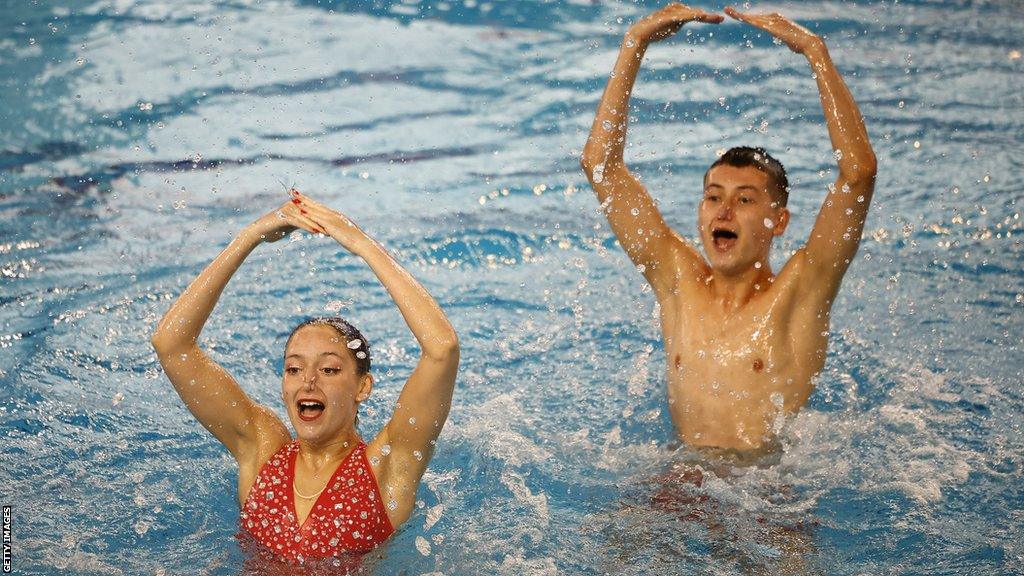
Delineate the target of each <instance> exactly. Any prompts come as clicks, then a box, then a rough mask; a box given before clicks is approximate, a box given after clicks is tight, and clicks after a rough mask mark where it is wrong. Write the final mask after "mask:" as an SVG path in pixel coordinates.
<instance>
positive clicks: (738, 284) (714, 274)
mask: <svg viewBox="0 0 1024 576" xmlns="http://www.w3.org/2000/svg"><path fill="white" fill-rule="evenodd" d="M774 279H775V274H773V273H772V270H771V267H770V266H767V265H765V266H763V267H761V268H753V267H752V268H749V269H747V270H744V271H743V272H740V273H738V274H725V273H721V272H718V271H716V270H712V271H711V284H710V286H711V294H712V297H713V298H714V300H715V302H716V303H717V304H718V305H719V306H721V308H722V310H724V311H726V312H735V311H736V310H738V309H740V308H742V307H743V306H744V305H746V304H747V303H748V302H750V301H751V300H753V299H754V298H756V297H757V296H758V295H759V294H762V293H764V292H765V291H767V290H768V289H769V288H770V287H771V285H772V281H773V280H774Z"/></svg>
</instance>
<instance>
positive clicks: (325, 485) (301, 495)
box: [292, 478, 331, 500]
mask: <svg viewBox="0 0 1024 576" xmlns="http://www.w3.org/2000/svg"><path fill="white" fill-rule="evenodd" d="M330 483H331V480H330V479H329V478H328V479H327V484H330ZM327 484H324V487H323V488H321V489H320V492H317V493H316V494H313V495H312V496H306V495H305V494H303V493H302V492H299V489H298V488H296V487H295V480H294V479H293V480H292V492H295V495H296V496H298V497H299V498H302V499H303V500H312V499H314V498H316V497H317V496H319V495H320V494H321V493H322V492H323V491H324V490H327Z"/></svg>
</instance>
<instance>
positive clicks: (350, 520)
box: [240, 442, 395, 562]
mask: <svg viewBox="0 0 1024 576" xmlns="http://www.w3.org/2000/svg"><path fill="white" fill-rule="evenodd" d="M298 452H299V443H298V442H292V443H291V444H288V445H286V446H284V447H282V448H281V449H280V450H278V451H277V453H275V454H274V455H273V456H271V457H270V460H267V463H266V464H264V465H263V468H262V469H260V474H259V476H258V477H257V478H256V482H255V483H254V484H253V485H252V488H251V489H250V490H249V496H248V497H247V498H246V499H245V505H244V506H243V507H242V512H241V516H240V523H241V525H242V528H243V529H244V530H245V531H247V532H248V533H249V534H251V535H252V536H253V538H255V539H256V541H258V542H259V543H260V544H262V545H263V546H265V547H267V548H269V549H270V550H271V551H272V552H273V553H274V554H275V555H277V556H280V557H283V558H286V559H288V560H293V561H297V562H303V561H304V560H305V559H307V558H326V557H330V556H336V555H338V554H343V553H346V552H367V551H369V550H370V549H372V548H373V547H375V546H377V545H378V544H380V543H381V542H383V541H384V540H387V538H388V537H389V536H391V534H392V533H393V532H394V531H395V529H394V528H393V527H392V526H391V521H390V520H388V515H387V512H386V511H385V510H384V502H383V499H382V498H381V495H380V490H379V489H378V488H377V480H376V479H375V478H374V477H373V471H372V470H371V469H370V463H369V461H367V459H366V444H364V443H362V442H360V443H359V445H358V446H356V447H355V448H354V449H353V450H352V452H350V453H349V455H348V456H347V457H346V458H345V460H344V461H343V462H342V463H341V464H340V465H338V469H337V470H336V471H335V472H334V475H333V476H332V477H331V479H330V480H329V481H328V482H327V486H326V488H325V489H324V491H323V492H322V493H321V494H320V496H319V497H318V498H317V499H316V502H315V503H314V504H313V508H311V509H310V511H309V516H308V517H307V518H306V521H305V522H304V523H303V524H302V526H299V525H298V521H297V518H296V515H295V496H294V495H293V493H292V491H293V488H292V482H293V481H294V479H295V458H296V456H297V455H298Z"/></svg>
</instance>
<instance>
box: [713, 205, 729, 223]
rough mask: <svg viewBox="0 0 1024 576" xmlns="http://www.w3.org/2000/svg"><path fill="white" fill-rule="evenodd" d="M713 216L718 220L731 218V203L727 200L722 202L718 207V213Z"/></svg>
mask: <svg viewBox="0 0 1024 576" xmlns="http://www.w3.org/2000/svg"><path fill="white" fill-rule="evenodd" d="M715 217H716V218H718V219H719V220H731V219H732V204H731V203H729V202H722V204H721V205H719V207H718V213H717V214H715Z"/></svg>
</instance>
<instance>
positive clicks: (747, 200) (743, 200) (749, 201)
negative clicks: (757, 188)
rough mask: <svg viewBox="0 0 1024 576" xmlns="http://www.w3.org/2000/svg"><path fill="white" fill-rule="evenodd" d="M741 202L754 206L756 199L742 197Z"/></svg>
mask: <svg viewBox="0 0 1024 576" xmlns="http://www.w3.org/2000/svg"><path fill="white" fill-rule="evenodd" d="M740 202H742V203H744V204H752V203H753V202H754V199H753V198H748V197H746V196H742V197H740Z"/></svg>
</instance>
